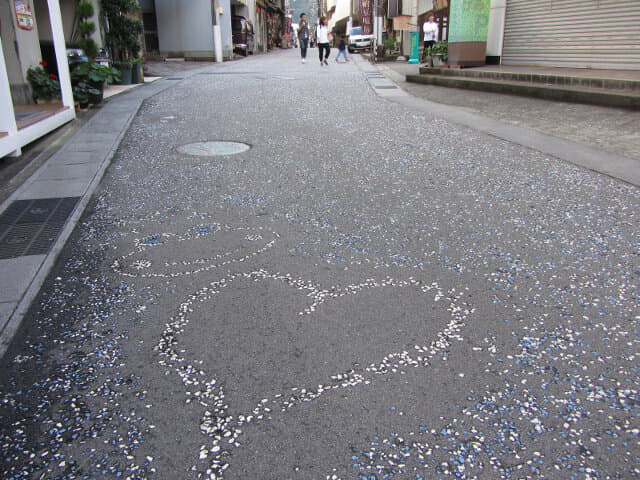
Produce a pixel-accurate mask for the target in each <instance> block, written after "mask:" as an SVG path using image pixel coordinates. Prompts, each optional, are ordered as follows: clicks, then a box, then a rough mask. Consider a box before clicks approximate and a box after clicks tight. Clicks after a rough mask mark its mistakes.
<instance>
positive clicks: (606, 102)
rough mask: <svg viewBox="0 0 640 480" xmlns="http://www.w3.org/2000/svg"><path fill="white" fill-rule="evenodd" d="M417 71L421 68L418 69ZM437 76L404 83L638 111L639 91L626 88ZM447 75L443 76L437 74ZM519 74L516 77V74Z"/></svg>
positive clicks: (412, 77)
mask: <svg viewBox="0 0 640 480" xmlns="http://www.w3.org/2000/svg"><path fill="white" fill-rule="evenodd" d="M420 70H421V71H422V70H423V69H420ZM433 70H437V72H438V73H435V72H434V73H426V72H425V73H422V74H420V75H407V77H406V79H407V82H412V83H423V84H427V85H439V86H442V87H451V88H462V89H467V90H480V91H485V92H493V93H504V94H509V95H520V96H525V97H534V98H542V99H545V100H554V101H561V102H571V103H585V104H589V105H602V106H606V107H615V108H629V109H634V110H640V91H634V90H630V89H626V90H625V89H608V88H603V87H585V86H584V85H581V86H574V85H566V84H564V85H561V84H550V85H547V84H543V83H539V82H534V81H513V80H504V79H495V78H473V77H471V76H467V75H464V74H463V75H456V74H450V73H448V71H455V70H453V69H433ZM462 71H463V72H464V70H462ZM440 72H447V73H444V74H443V73H440ZM518 75H520V74H518ZM570 78H576V77H570Z"/></svg>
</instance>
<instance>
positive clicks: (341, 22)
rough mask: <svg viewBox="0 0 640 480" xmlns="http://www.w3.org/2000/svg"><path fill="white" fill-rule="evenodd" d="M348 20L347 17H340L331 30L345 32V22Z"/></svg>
mask: <svg viewBox="0 0 640 480" xmlns="http://www.w3.org/2000/svg"><path fill="white" fill-rule="evenodd" d="M348 22H349V17H344V18H341V19H340V20H337V21H336V23H335V25H334V26H333V32H334V33H339V34H346V33H347V23H348Z"/></svg>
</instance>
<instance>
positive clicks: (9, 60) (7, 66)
mask: <svg viewBox="0 0 640 480" xmlns="http://www.w3.org/2000/svg"><path fill="white" fill-rule="evenodd" d="M42 1H44V0H42ZM46 6H47V8H46V9H40V10H39V11H38V13H39V15H37V14H36V11H35V9H34V6H33V2H32V1H31V0H10V1H8V2H6V3H5V2H3V6H2V7H0V22H1V24H2V31H1V37H0V112H1V114H0V157H3V156H5V155H8V154H14V155H19V154H20V153H21V149H22V147H24V146H25V145H27V144H28V143H31V142H33V141H34V140H36V139H38V138H40V137H42V136H44V135H46V134H47V133H49V132H51V131H53V130H55V129H56V128H58V127H60V126H61V125H63V124H65V123H67V122H69V121H71V120H73V119H74V118H75V110H74V102H73V94H72V92H71V79H70V76H69V68H68V65H67V54H66V45H65V37H64V30H63V26H62V15H61V13H60V4H59V2H58V0H46ZM39 27H40V28H42V30H43V31H47V32H50V35H51V39H52V43H53V48H54V52H55V54H54V57H55V62H56V65H57V72H58V74H57V80H58V81H59V84H60V92H61V98H60V99H54V100H52V101H50V102H48V103H47V104H37V105H35V104H33V102H32V101H30V100H29V98H28V97H29V95H28V94H27V95H25V91H26V92H28V87H27V86H26V80H25V79H26V74H27V71H28V70H29V69H30V68H34V67H35V68H39V63H40V62H41V60H42V54H41V45H40V40H41V38H40V34H39ZM52 75H53V74H52ZM25 89H26V90H25Z"/></svg>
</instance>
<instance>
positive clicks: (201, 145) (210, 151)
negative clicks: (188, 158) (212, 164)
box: [178, 142, 250, 157]
mask: <svg viewBox="0 0 640 480" xmlns="http://www.w3.org/2000/svg"><path fill="white" fill-rule="evenodd" d="M249 148H250V147H249V145H247V144H246V143H240V142H196V143H189V144H187V145H182V146H181V147H178V152H180V153H186V154H187V155H195V156H198V157H214V156H217V155H235V154H236V153H242V152H246V151H247V150H249Z"/></svg>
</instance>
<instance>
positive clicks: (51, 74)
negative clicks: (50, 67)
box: [49, 73, 58, 80]
mask: <svg viewBox="0 0 640 480" xmlns="http://www.w3.org/2000/svg"><path fill="white" fill-rule="evenodd" d="M49 78H52V79H53V80H57V79H58V77H57V75H54V74H53V73H50V74H49Z"/></svg>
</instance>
